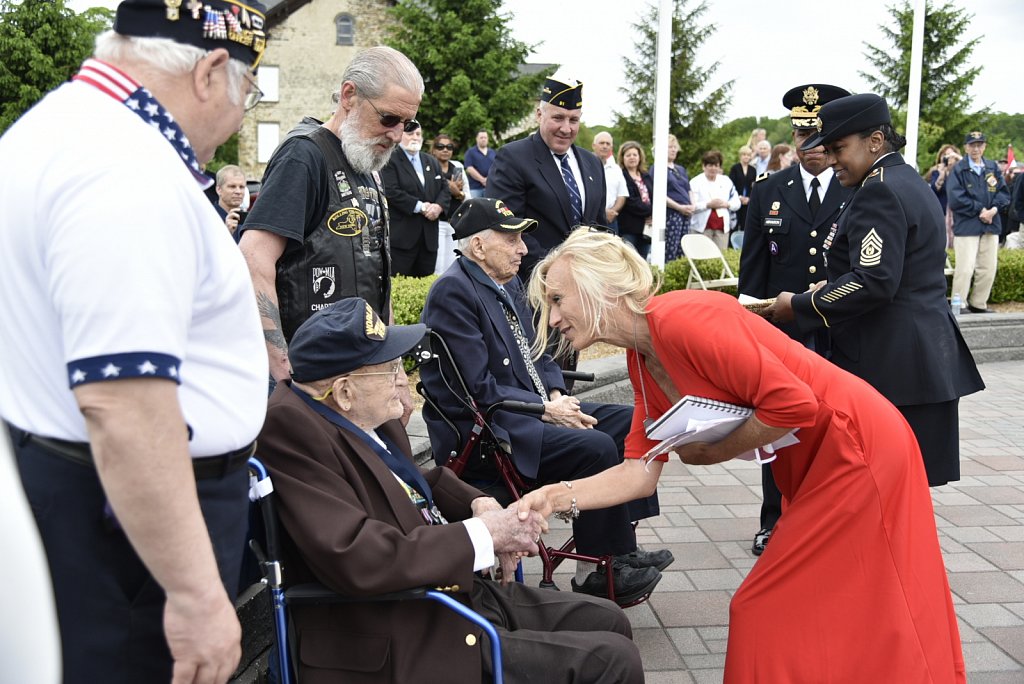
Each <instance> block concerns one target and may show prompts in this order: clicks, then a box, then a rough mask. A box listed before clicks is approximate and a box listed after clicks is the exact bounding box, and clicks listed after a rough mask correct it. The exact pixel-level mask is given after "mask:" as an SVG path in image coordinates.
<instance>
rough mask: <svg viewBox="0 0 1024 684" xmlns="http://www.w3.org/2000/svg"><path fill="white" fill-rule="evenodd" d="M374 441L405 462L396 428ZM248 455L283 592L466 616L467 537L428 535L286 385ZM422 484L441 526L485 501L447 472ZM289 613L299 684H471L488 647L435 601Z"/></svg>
mask: <svg viewBox="0 0 1024 684" xmlns="http://www.w3.org/2000/svg"><path fill="white" fill-rule="evenodd" d="M378 432H379V433H381V434H382V435H387V437H388V438H389V439H392V440H394V442H395V443H396V444H398V445H399V446H400V447H401V448H402V450H403V451H405V455H406V456H407V457H408V455H409V453H411V448H410V446H409V439H408V437H407V436H406V433H405V430H404V428H403V427H402V426H401V424H400V423H399V422H398V421H390V422H388V423H385V424H384V425H382V426H381V427H380V428H378ZM257 455H258V456H259V457H260V458H261V459H263V461H264V462H265V463H266V465H267V467H268V469H269V470H270V473H271V476H272V477H273V482H274V490H275V492H276V493H277V496H278V511H279V515H280V518H281V522H282V523H283V526H284V529H285V531H286V532H287V535H286V536H287V537H288V539H287V540H286V542H285V567H284V574H285V581H286V584H287V585H294V584H298V583H303V582H309V581H319V582H322V583H323V584H325V585H327V586H328V587H330V588H332V589H334V590H335V591H337V592H339V593H341V594H344V595H347V596H369V595H373V594H382V593H387V592H393V591H399V590H402V589H409V588H414V587H421V586H431V587H437V588H439V589H446V590H448V591H450V592H452V594H453V595H454V596H455V597H456V598H458V599H459V600H461V601H462V602H463V603H465V604H467V605H469V592H470V590H471V588H472V585H473V577H474V575H473V557H474V553H473V545H472V543H471V542H470V539H469V535H468V534H467V533H466V529H465V527H464V526H462V525H458V524H451V525H432V526H431V525H427V524H426V523H425V521H424V520H423V518H422V517H421V516H420V514H419V512H418V511H417V510H416V507H415V506H414V505H412V503H411V502H410V501H409V498H408V496H407V495H406V493H405V490H404V489H403V487H402V486H401V485H400V484H399V482H398V480H397V479H396V477H395V476H394V475H393V474H392V472H391V470H390V469H389V468H388V467H387V466H386V465H385V464H384V463H383V462H382V461H381V460H380V458H379V457H378V456H377V455H376V454H375V453H374V452H373V450H372V449H370V448H369V447H368V446H367V445H366V443H365V442H363V441H362V439H361V438H360V437H358V436H357V435H355V434H352V433H350V432H348V431H346V430H343V429H341V428H339V427H337V426H335V425H334V424H332V423H331V422H329V421H328V420H326V419H324V418H323V417H322V416H320V415H318V414H317V413H315V412H314V411H312V410H311V409H310V408H309V407H308V406H307V405H306V404H305V403H304V402H303V401H302V399H300V398H299V397H297V396H296V395H295V393H294V392H293V390H292V389H291V387H290V386H289V384H288V383H279V384H278V386H277V389H276V390H275V391H274V394H273V395H272V396H271V398H270V405H269V408H268V410H267V420H266V423H265V424H264V427H263V431H262V432H261V433H260V436H259V449H258V454H257ZM423 474H424V476H425V477H426V479H427V482H428V483H429V484H430V486H431V488H432V490H433V495H434V502H435V503H436V504H437V506H438V508H439V509H440V510H441V513H442V514H443V515H444V516H445V518H446V519H448V520H449V521H456V520H462V519H465V518H468V517H470V516H471V515H472V511H471V508H470V502H471V501H472V500H473V499H475V498H477V497H479V496H483V494H482V493H481V492H480V491H478V490H476V489H474V488H473V487H470V486H469V485H467V484H465V483H463V482H462V481H461V480H459V479H458V478H457V477H455V475H453V474H452V472H451V471H450V470H449V469H447V468H434V469H433V470H429V471H427V470H424V471H423ZM291 610H292V611H293V616H294V619H295V625H296V630H297V635H298V649H297V654H298V658H297V661H298V667H299V672H300V678H301V679H302V681H303V682H305V683H306V684H320V683H326V682H341V681H344V682H360V683H364V682H365V683H369V682H375V683H379V682H414V681H415V682H431V681H437V682H441V681H445V682H476V681H480V678H481V664H480V649H481V648H483V647H486V644H487V641H486V638H484V639H481V635H480V629H479V628H478V627H476V626H475V625H471V624H470V623H468V622H466V621H465V620H464V619H463V618H461V617H459V616H457V615H455V614H454V613H452V612H450V611H448V610H447V609H445V608H443V607H442V606H440V605H439V604H437V603H435V602H433V601H429V600H410V601H398V602H377V603H343V604H335V605H326V606H296V607H294V608H292V609H291Z"/></svg>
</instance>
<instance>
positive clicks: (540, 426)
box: [420, 197, 674, 606]
mask: <svg viewBox="0 0 1024 684" xmlns="http://www.w3.org/2000/svg"><path fill="white" fill-rule="evenodd" d="M451 223H452V226H453V228H454V231H455V238H456V239H457V240H458V241H459V257H460V258H459V259H457V260H456V262H455V263H454V264H452V266H451V267H449V269H448V270H447V271H445V273H444V274H443V275H442V276H441V277H440V278H438V280H437V281H436V282H435V283H434V285H433V287H432V288H431V290H430V292H429V294H428V295H427V301H426V305H425V306H424V309H423V319H422V320H423V322H424V323H426V325H427V326H428V327H429V328H430V329H431V330H432V331H433V332H434V333H436V334H438V335H439V336H440V337H441V338H442V339H443V340H444V342H445V344H446V346H447V348H448V349H449V350H450V352H451V356H452V357H453V358H454V365H455V366H457V368H452V367H451V363H448V362H446V360H445V359H443V358H442V359H441V360H440V363H436V364H431V365H429V366H424V367H423V368H421V369H420V375H421V379H422V384H423V386H424V389H425V391H426V394H427V395H428V396H430V397H431V398H432V402H433V406H432V407H429V408H425V409H424V411H423V417H424V419H425V421H426V423H427V428H428V431H429V433H430V441H431V447H432V449H433V452H434V457H435V459H436V460H437V462H438V463H439V464H443V463H445V462H446V461H447V460H448V458H449V456H450V455H451V454H453V453H455V452H456V451H457V450H458V445H459V444H460V442H461V440H462V439H465V436H466V435H468V434H469V433H470V431H471V430H472V429H473V426H474V416H473V414H472V412H471V411H469V410H467V407H466V403H465V401H464V400H463V398H462V397H459V396H457V394H456V393H455V392H452V390H451V386H452V382H451V376H452V375H455V374H457V375H459V376H461V378H462V379H463V380H464V382H465V385H466V388H467V390H468V392H469V394H470V396H471V397H472V399H473V400H474V401H475V402H476V404H478V405H479V406H480V407H488V406H491V405H494V404H497V403H499V402H503V401H508V400H512V401H520V402H532V403H534V404H537V405H538V406H539V405H543V407H544V412H543V415H542V416H538V415H526V414H523V413H515V412H508V411H500V412H498V413H496V414H494V416H493V420H492V422H491V424H490V426H489V428H490V430H491V431H492V432H493V434H494V435H495V436H496V437H498V438H499V439H500V440H501V441H503V442H505V443H507V444H508V445H509V447H510V457H511V459H512V461H513V463H514V465H515V469H516V470H517V471H518V473H519V474H520V475H521V476H522V477H523V478H525V479H526V480H530V481H532V482H534V483H537V484H546V483H552V482H560V481H561V482H563V483H565V485H566V486H567V487H571V484H572V480H574V479H578V478H582V477H587V476H589V475H593V474H595V473H598V472H601V471H603V470H605V469H607V468H610V467H612V466H614V465H617V464H618V463H620V462H621V461H622V452H623V440H624V439H625V435H626V433H627V432H628V431H629V426H630V422H631V420H632V416H633V409H632V407H629V406H621V405H616V404H588V403H583V404H581V403H580V401H579V400H578V399H577V398H576V397H573V396H570V395H568V394H567V393H566V392H565V382H564V380H563V376H562V370H561V369H560V368H559V367H558V365H557V364H555V362H554V361H553V360H552V359H551V357H550V356H548V355H546V354H545V355H544V356H542V357H541V358H539V359H537V360H534V359H533V358H532V355H531V351H530V349H531V345H532V344H533V341H534V335H535V333H534V328H533V324H532V321H531V315H530V309H529V306H528V305H527V303H526V301H525V297H524V294H523V284H522V282H521V281H520V279H519V276H518V271H519V264H520V261H521V260H522V257H523V256H524V255H525V254H526V251H527V250H526V245H525V243H524V242H523V239H522V233H524V232H528V231H530V230H533V228H534V227H535V226H536V224H537V222H536V221H534V220H533V219H522V218H517V217H516V216H514V215H513V214H512V212H511V211H510V210H509V209H508V208H507V207H506V206H505V205H504V203H503V202H502V201H501V200H497V199H490V198H485V197H480V198H474V199H470V200H467V201H465V202H463V203H462V205H461V206H460V207H459V209H458V210H457V211H456V212H455V216H454V217H452V221H451ZM439 414H440V415H439ZM445 418H447V419H448V420H444V419H445ZM448 423H451V425H449V424H448ZM452 426H454V428H455V429H454V431H453V430H452V429H451V428H452ZM485 460H486V459H478V461H477V462H476V463H472V464H470V465H469V466H468V467H467V468H466V470H465V471H464V473H463V475H462V477H463V479H469V480H470V481H480V482H486V481H488V479H490V480H492V481H493V480H494V479H495V475H494V473H493V471H492V466H491V464H490V463H486V462H483V461H485ZM657 514H658V503H657V494H655V495H653V496H651V497H649V498H647V499H641V500H638V501H634V502H631V503H630V504H628V505H619V506H613V507H610V508H606V509H602V510H597V511H587V512H585V513H582V514H580V515H579V516H578V517H577V518H576V519H574V520H573V536H574V540H575V546H576V551H577V552H578V553H579V554H583V555H586V556H590V557H608V556H611V557H612V560H611V562H610V563H608V564H607V565H596V564H595V563H589V562H583V561H579V560H577V567H576V577H575V578H573V579H572V580H571V585H572V589H573V591H576V592H581V593H585V594H591V595H595V596H606V597H607V596H609V594H610V593H611V592H609V582H608V581H607V579H608V578H607V576H606V575H605V572H606V569H607V566H608V565H610V566H611V568H612V569H613V573H614V577H613V582H612V583H611V584H612V589H613V592H614V598H615V600H616V602H618V603H619V604H620V605H623V606H625V605H631V604H633V603H636V602H637V601H638V600H643V599H644V598H646V597H647V596H648V595H649V594H650V592H651V591H652V590H653V589H654V586H655V585H656V584H657V583H658V581H659V580H660V579H661V572H660V571H661V570H663V569H664V568H665V567H667V566H668V565H669V563H671V562H672V561H673V560H674V559H673V557H672V554H671V553H670V552H669V551H667V550H658V551H646V550H642V549H638V548H637V545H636V535H635V533H634V530H633V524H632V523H634V522H636V521H638V520H641V519H643V518H647V517H651V516H654V515H657ZM545 560H546V556H545ZM548 575H549V576H550V573H548Z"/></svg>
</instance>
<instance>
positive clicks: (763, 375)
mask: <svg viewBox="0 0 1024 684" xmlns="http://www.w3.org/2000/svg"><path fill="white" fill-rule="evenodd" d="M647 320H648V325H649V327H650V332H651V336H652V338H653V341H654V348H655V350H656V353H657V355H658V358H659V359H660V360H661V363H662V365H664V367H665V368H666V369H667V371H668V373H669V374H670V376H671V378H672V380H673V382H674V383H675V386H676V388H677V389H678V390H679V392H680V394H681V395H686V394H692V395H697V396H705V397H710V398H712V399H719V400H722V401H727V402H731V403H735V404H743V405H747V406H753V407H754V408H755V415H756V416H757V417H758V419H760V420H761V421H762V422H764V423H766V424H768V425H772V426H775V427H799V428H800V430H799V432H798V433H797V436H798V437H799V438H800V444H796V445H794V446H791V447H787V448H785V449H781V450H779V452H778V458H777V459H776V460H775V461H774V462H773V463H772V472H773V474H774V475H775V481H776V482H777V483H778V485H779V489H780V490H781V491H782V494H783V496H784V497H785V498H786V500H787V501H788V503H789V505H788V507H787V508H786V509H785V511H784V512H783V515H782V518H781V519H780V520H779V522H778V523H777V524H776V526H775V531H774V532H773V534H772V541H771V544H769V545H768V546H767V547H765V551H764V554H763V555H762V556H761V558H760V559H759V560H758V562H757V563H756V564H755V565H754V567H753V569H752V570H751V571H750V573H749V575H748V576H747V578H746V580H744V582H743V584H742V585H740V587H739V589H738V590H737V592H736V594H735V596H733V599H732V603H731V606H730V609H729V645H728V651H727V654H726V661H725V682H726V684H730V683H733V684H735V683H743V684H746V683H748V682H767V683H770V684H787V683H791V682H792V683H798V682H799V683H802V682H808V683H813V684H825V683H832V682H899V684H914V683H917V682H935V683H939V682H941V683H946V682H965V681H966V675H965V672H964V661H963V653H962V650H961V647H960V635H959V631H958V629H957V622H956V614H955V612H954V610H953V602H952V597H951V596H950V593H949V583H948V581H947V578H946V571H945V567H944V566H943V561H942V555H941V552H940V550H939V542H938V536H937V533H936V530H935V518H934V514H933V512H932V503H931V496H930V494H929V491H928V483H927V479H926V477H925V472H924V465H923V462H922V460H921V454H920V452H919V451H918V447H917V440H916V439H915V438H914V433H913V432H912V431H911V430H910V427H909V426H908V425H907V423H906V421H905V420H904V419H903V416H902V415H901V414H900V413H899V411H897V410H896V408H895V407H893V406H892V404H890V403H889V402H888V401H887V400H886V399H884V398H883V397H882V395H880V394H878V392H876V391H875V390H874V389H873V388H872V387H871V386H870V385H868V384H867V383H866V382H864V381H862V380H860V379H859V378H857V377H855V376H853V375H850V374H849V373H847V372H845V371H843V370H840V369H839V368H838V367H836V366H834V365H832V364H831V363H829V362H828V361H826V360H824V359H822V358H821V357H819V356H817V355H816V354H814V353H813V352H810V351H808V350H807V349H805V348H804V347H803V346H801V345H800V344H798V343H797V342H794V341H793V340H791V339H790V338H789V337H787V336H786V335H785V334H783V333H782V332H780V331H779V330H778V329H776V328H775V327H774V326H772V325H771V324H770V323H768V322H766V321H765V320H764V319H762V318H761V317H759V316H757V315H755V314H752V313H750V312H748V311H746V310H744V309H743V308H742V307H741V306H740V305H739V304H737V303H736V300H735V299H733V298H732V297H731V296H729V295H726V294H722V293H718V292H704V291H680V292H671V293H668V294H665V295H661V296H658V297H655V298H654V299H653V300H652V301H651V303H650V305H649V306H648V309H647ZM893 344H899V341H898V340H893ZM627 361H628V363H629V374H630V378H631V380H632V382H633V388H634V391H635V395H636V411H635V412H634V415H633V427H632V430H631V432H630V435H629V436H628V437H627V439H626V457H627V458H638V457H639V456H641V455H642V454H643V453H645V452H646V451H647V450H648V449H649V448H650V447H651V446H653V444H654V443H653V442H650V441H648V440H647V439H646V437H645V436H644V431H643V420H644V418H646V417H650V418H657V417H658V416H660V415H661V414H663V413H664V412H665V411H666V410H667V409H668V408H669V407H670V406H671V403H670V401H669V400H668V398H667V397H666V396H665V394H664V393H663V392H662V391H661V389H660V388H659V387H658V385H657V383H656V382H655V380H654V378H653V377H652V376H651V375H650V374H649V373H648V372H647V371H646V369H645V370H644V371H643V374H644V375H643V380H644V388H645V389H646V394H647V407H646V410H645V408H644V397H643V395H642V393H641V390H640V380H639V375H638V373H639V372H640V371H639V369H638V363H637V355H636V353H635V352H632V351H630V352H628V353H627ZM647 413H649V416H648V415H646V414H647ZM663 458H667V457H663Z"/></svg>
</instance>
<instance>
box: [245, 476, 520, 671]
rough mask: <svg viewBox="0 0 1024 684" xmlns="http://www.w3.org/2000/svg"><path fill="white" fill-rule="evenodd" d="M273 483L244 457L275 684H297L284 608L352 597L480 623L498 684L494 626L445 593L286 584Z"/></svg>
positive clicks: (499, 660)
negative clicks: (438, 609) (354, 593)
mask: <svg viewBox="0 0 1024 684" xmlns="http://www.w3.org/2000/svg"><path fill="white" fill-rule="evenodd" d="M273 493H274V485H273V482H272V480H271V478H270V475H269V473H268V472H267V469H266V467H265V466H264V465H263V463H262V462H261V461H260V460H259V459H258V458H255V457H254V458H250V459H249V500H250V501H252V502H254V503H256V505H257V506H258V509H259V512H260V515H261V518H262V521H263V526H264V532H263V542H264V543H263V544H261V543H260V542H259V541H258V540H256V539H251V540H250V541H249V545H250V547H251V548H252V550H253V553H254V554H255V555H256V559H257V561H258V563H259V566H260V569H261V570H262V573H263V580H262V581H263V583H264V584H266V585H267V589H268V591H269V594H270V600H271V604H272V616H273V621H274V630H273V631H274V645H275V646H276V649H275V650H276V653H275V654H274V655H275V656H276V658H275V660H274V662H273V663H271V667H272V668H273V669H276V671H277V673H278V682H279V683H280V684H296V683H297V682H298V675H297V673H298V667H297V664H296V663H297V657H296V653H295V650H296V649H295V639H294V638H290V634H291V624H290V621H289V615H288V608H289V606H294V605H303V604H305V605H310V604H325V603H352V602H355V601H359V602H366V601H407V600H431V601H436V602H438V603H440V604H442V605H443V606H445V607H446V608H447V609H449V610H452V611H454V612H455V613H457V614H459V615H461V616H462V617H464V618H465V619H466V620H468V621H470V622H472V623H474V624H475V625H477V626H478V627H480V628H481V629H482V630H483V631H484V633H485V634H487V638H488V639H489V641H490V646H491V658H492V662H493V664H494V682H495V684H502V683H503V681H504V675H503V674H502V672H503V670H502V658H501V640H500V638H499V636H498V632H497V630H496V629H495V628H494V625H492V624H491V623H490V622H488V621H487V619H486V618H484V617H482V616H481V615H480V614H479V613H477V612H476V611H474V610H472V609H471V608H468V607H467V606H465V605H463V604H462V603H460V602H459V601H457V600H456V599H454V598H452V597H451V596H450V595H448V594H446V593H444V592H440V591H435V590H433V589H428V588H425V587H421V588H416V589H409V590H407V591H401V592H394V593H390V594H380V595H376V596H371V597H359V598H350V597H345V596H341V595H339V594H336V593H334V592H333V591H331V590H330V589H328V588H327V587H325V586H324V585H322V584H299V585H295V586H291V587H288V586H286V584H285V581H284V568H283V565H282V562H281V539H282V538H281V536H280V535H281V530H280V526H279V524H278V518H277V513H276V511H275V508H274V497H273Z"/></svg>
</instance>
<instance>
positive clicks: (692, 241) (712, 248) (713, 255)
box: [680, 233, 739, 290]
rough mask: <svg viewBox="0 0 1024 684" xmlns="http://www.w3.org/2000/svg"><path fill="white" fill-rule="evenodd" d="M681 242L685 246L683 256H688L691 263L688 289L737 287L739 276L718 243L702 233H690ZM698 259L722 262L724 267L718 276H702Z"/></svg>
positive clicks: (688, 261)
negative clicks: (706, 278) (733, 270)
mask: <svg viewBox="0 0 1024 684" xmlns="http://www.w3.org/2000/svg"><path fill="white" fill-rule="evenodd" d="M680 244H681V246H682V248H683V256H685V257H686V263H688V264H689V265H690V277H689V278H687V279H686V287H687V289H694V290H695V289H698V288H699V289H704V290H713V289H717V288H720V287H735V286H736V285H737V284H738V283H739V278H737V277H736V275H735V274H734V273H733V272H732V268H730V267H729V262H728V261H726V260H725V257H724V256H722V252H721V250H719V249H718V245H716V244H715V243H714V242H713V241H712V240H711V238H709V237H706V236H704V235H701V234H700V233H689V234H687V235H684V236H683V239H682V241H681V242H680ZM698 261H717V262H718V263H720V264H721V265H722V269H721V272H720V273H719V274H718V277H717V278H713V279H709V280H705V279H704V278H703V277H701V274H700V271H698V270H697V262H698Z"/></svg>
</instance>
